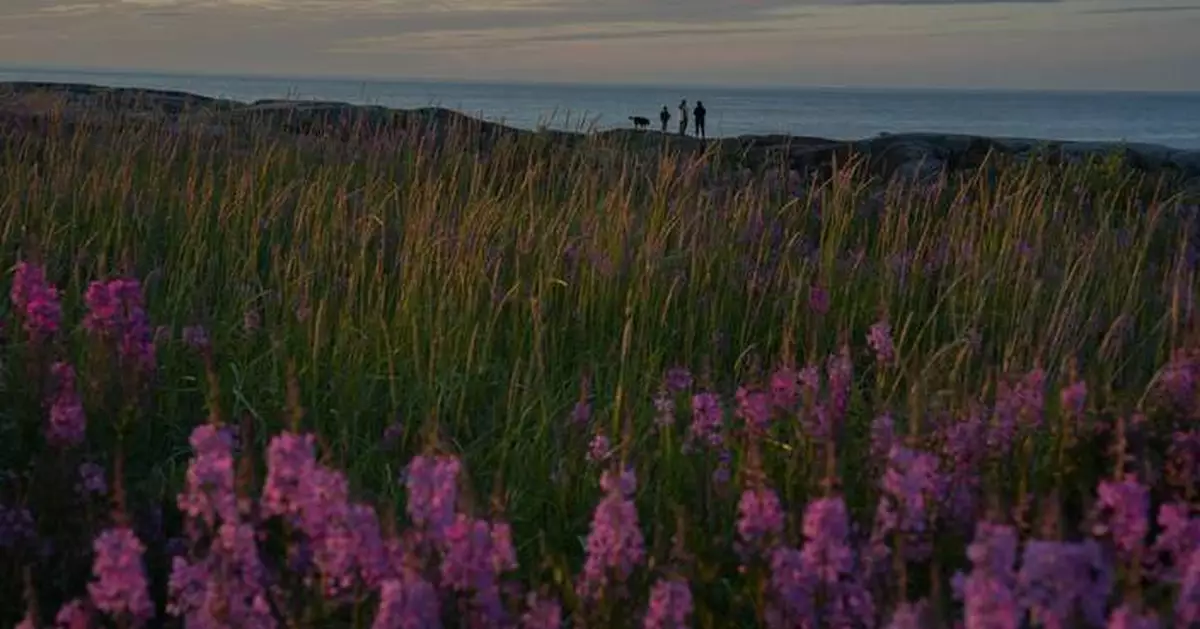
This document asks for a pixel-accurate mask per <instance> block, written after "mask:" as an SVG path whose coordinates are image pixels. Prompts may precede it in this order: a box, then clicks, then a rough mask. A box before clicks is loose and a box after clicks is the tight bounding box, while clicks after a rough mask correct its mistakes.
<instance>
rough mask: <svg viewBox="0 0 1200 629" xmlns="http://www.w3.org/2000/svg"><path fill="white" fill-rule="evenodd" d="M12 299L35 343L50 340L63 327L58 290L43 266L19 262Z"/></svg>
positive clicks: (14, 278)
mask: <svg viewBox="0 0 1200 629" xmlns="http://www.w3.org/2000/svg"><path fill="white" fill-rule="evenodd" d="M9 296H10V298H11V299H12V303H13V306H14V309H15V310H16V311H17V312H18V313H20V316H21V318H22V320H23V324H24V328H25V331H26V332H27V333H28V334H29V336H30V337H31V338H32V339H34V340H35V341H36V340H41V339H45V338H48V337H50V336H51V335H53V334H54V333H55V332H57V331H58V330H59V328H61V327H62V306H61V304H60V303H59V297H58V290H57V289H56V288H55V287H54V285H53V284H51V283H50V282H48V281H46V269H45V268H44V267H42V266H41V265H36V264H31V263H29V262H25V261H21V262H18V263H17V267H16V271H15V273H14V274H13V284H12V290H11V291H10V293H9Z"/></svg>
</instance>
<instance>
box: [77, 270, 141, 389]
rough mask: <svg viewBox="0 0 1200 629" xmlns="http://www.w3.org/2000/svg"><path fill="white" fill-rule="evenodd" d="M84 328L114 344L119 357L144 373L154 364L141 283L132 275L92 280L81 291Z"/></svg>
mask: <svg viewBox="0 0 1200 629" xmlns="http://www.w3.org/2000/svg"><path fill="white" fill-rule="evenodd" d="M84 303H85V304H86V305H87V309H88V313H87V315H86V316H84V319H83V327H84V328H85V329H87V330H88V331H89V332H91V333H92V334H95V335H97V336H99V337H101V338H105V339H109V340H111V341H112V342H114V343H115V345H116V349H117V355H118V357H119V358H120V359H121V360H122V361H123V362H125V363H126V364H129V365H131V366H133V367H134V368H136V369H137V370H139V371H140V372H143V373H146V372H151V371H153V370H154V368H155V365H156V362H155V361H156V359H155V349H154V331H153V329H152V328H151V327H150V317H149V316H148V315H147V314H146V308H145V303H144V299H143V297H142V287H141V283H140V282H139V281H138V280H136V279H133V278H119V279H114V280H109V281H107V282H100V281H96V282H92V283H91V284H90V285H89V286H88V289H87V292H86V293H85V294H84Z"/></svg>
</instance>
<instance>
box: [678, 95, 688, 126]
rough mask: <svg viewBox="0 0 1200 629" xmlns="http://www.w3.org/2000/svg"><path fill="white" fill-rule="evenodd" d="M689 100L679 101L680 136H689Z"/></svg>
mask: <svg viewBox="0 0 1200 629" xmlns="http://www.w3.org/2000/svg"><path fill="white" fill-rule="evenodd" d="M687 118H688V110H687V99H684V100H681V101H679V135H687Z"/></svg>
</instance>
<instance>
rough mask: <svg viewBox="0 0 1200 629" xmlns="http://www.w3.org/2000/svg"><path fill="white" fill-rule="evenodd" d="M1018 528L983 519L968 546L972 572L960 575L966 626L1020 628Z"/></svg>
mask: <svg viewBox="0 0 1200 629" xmlns="http://www.w3.org/2000/svg"><path fill="white" fill-rule="evenodd" d="M1017 543H1018V542H1017V532H1016V530H1014V529H1013V528H1012V527H1011V526H1003V525H997V524H991V523H989V522H980V523H979V524H978V525H976V527H975V540H974V541H973V542H972V543H971V545H970V546H968V547H967V557H969V558H970V560H971V564H972V569H971V573H970V574H969V575H967V576H965V577H963V576H961V575H959V577H958V578H957V579H956V584H957V586H958V587H957V588H956V589H958V590H959V595H960V596H961V598H962V600H963V607H964V615H965V617H966V629H1005V628H1007V629H1016V628H1017V627H1018V626H1020V622H1021V617H1022V615H1023V613H1022V611H1023V610H1022V608H1021V606H1020V604H1019V603H1018V598H1017V593H1016V591H1015V590H1016V584H1017V583H1016V581H1017V579H1016V573H1015V571H1014V569H1013V565H1014V564H1015V562H1016V559H1017Z"/></svg>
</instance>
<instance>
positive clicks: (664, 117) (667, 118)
mask: <svg viewBox="0 0 1200 629" xmlns="http://www.w3.org/2000/svg"><path fill="white" fill-rule="evenodd" d="M658 119H659V120H661V121H662V130H663V131H662V132H663V133H666V132H667V123H668V122H671V112H669V111H667V106H666V105H663V108H662V111H660V112H658Z"/></svg>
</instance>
